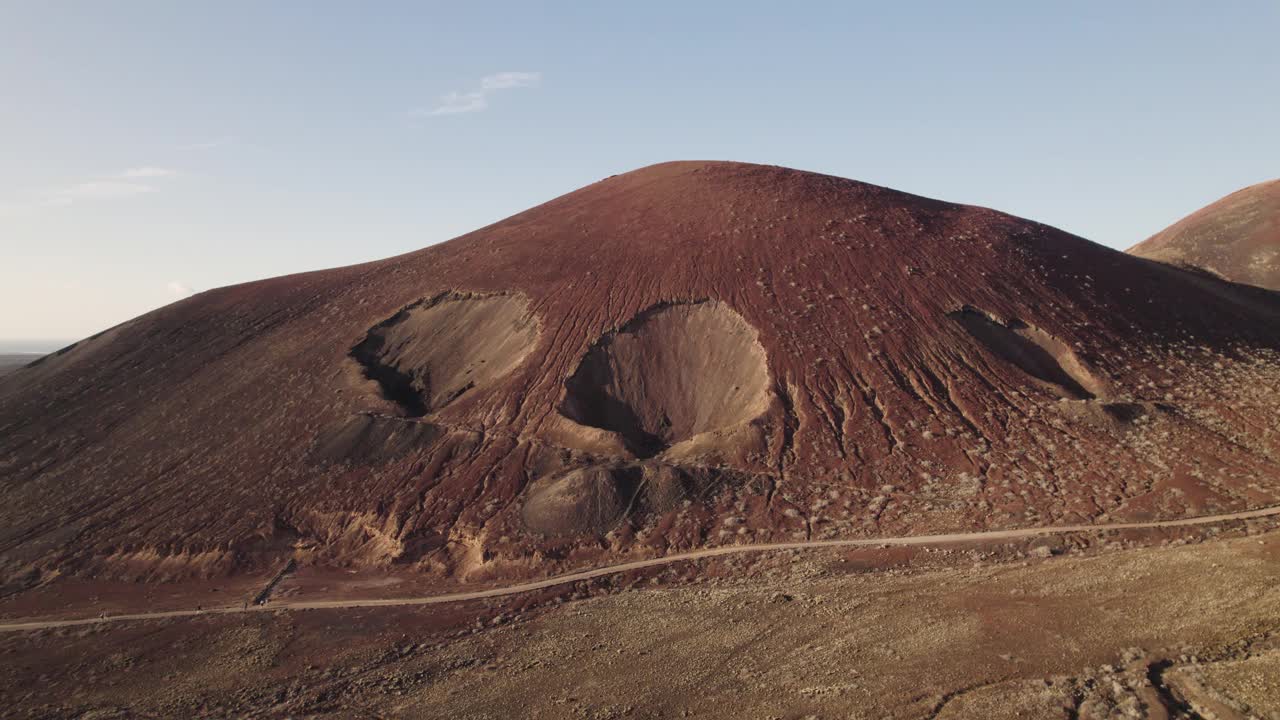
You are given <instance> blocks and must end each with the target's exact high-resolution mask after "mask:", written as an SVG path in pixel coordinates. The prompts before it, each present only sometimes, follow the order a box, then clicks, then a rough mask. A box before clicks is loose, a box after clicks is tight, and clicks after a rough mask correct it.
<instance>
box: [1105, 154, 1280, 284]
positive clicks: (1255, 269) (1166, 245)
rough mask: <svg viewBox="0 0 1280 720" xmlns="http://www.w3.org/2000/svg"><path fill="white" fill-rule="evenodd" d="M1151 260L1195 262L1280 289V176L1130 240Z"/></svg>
mask: <svg viewBox="0 0 1280 720" xmlns="http://www.w3.org/2000/svg"><path fill="white" fill-rule="evenodd" d="M1129 252H1130V253H1132V254H1134V255H1138V256H1141V257H1145V258H1151V259H1152V260H1161V261H1164V262H1172V263H1180V264H1186V265H1194V266H1197V267H1201V268H1204V269H1206V270H1209V271H1211V272H1213V273H1215V274H1217V275H1219V276H1220V277H1224V278H1226V279H1228V280H1231V281H1233V282H1241V283H1248V284H1250V285H1257V286H1259V287H1264V288H1269V289H1271V290H1280V180H1272V181H1270V182H1264V183H1258V184H1257V185H1251V186H1249V187H1247V188H1245V189H1243V190H1237V191H1236V192H1233V193H1231V194H1230V195H1228V196H1226V197H1224V198H1222V199H1221V200H1219V201H1217V202H1215V203H1213V204H1212V205H1209V206H1207V207H1204V208H1201V209H1200V210H1197V211H1196V212H1194V213H1192V214H1190V215H1188V216H1187V217H1185V218H1183V219H1181V220H1179V221H1178V222H1176V223H1174V224H1173V225H1171V226H1169V227H1168V228H1165V229H1164V230H1161V231H1160V232H1158V233H1156V234H1155V235H1152V236H1151V237H1149V238H1147V239H1146V240H1144V241H1142V242H1141V243H1138V244H1137V245H1134V246H1133V247H1132V248H1130V249H1129Z"/></svg>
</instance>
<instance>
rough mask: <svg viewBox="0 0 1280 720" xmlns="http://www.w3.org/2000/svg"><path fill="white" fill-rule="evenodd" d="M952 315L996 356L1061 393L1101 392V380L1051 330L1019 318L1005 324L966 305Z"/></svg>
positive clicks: (1075, 395) (1090, 395) (1091, 394)
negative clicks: (1048, 331) (1032, 324)
mask: <svg viewBox="0 0 1280 720" xmlns="http://www.w3.org/2000/svg"><path fill="white" fill-rule="evenodd" d="M950 316H951V318H952V319H953V320H955V321H956V322H958V323H960V325H961V326H962V327H964V329H965V330H966V331H968V333H969V334H970V335H971V336H973V338H974V339H975V340H977V341H978V342H980V343H982V344H983V345H984V346H985V347H986V348H987V349H988V350H990V351H991V352H992V353H994V354H995V355H996V356H998V357H1000V358H1001V359H1003V360H1005V361H1007V362H1009V363H1012V364H1013V365H1015V366H1017V367H1018V368H1019V369H1020V370H1022V371H1023V372H1025V373H1026V374H1028V375H1030V376H1032V377H1034V378H1036V379H1037V380H1040V381H1043V382H1045V383H1048V384H1049V385H1050V386H1052V387H1054V388H1056V389H1057V390H1058V392H1059V393H1060V394H1061V395H1063V396H1065V397H1071V398H1075V399H1078V400H1092V399H1094V398H1095V397H1097V396H1098V395H1099V394H1100V393H1101V391H1102V383H1101V382H1099V381H1098V379H1097V378H1095V377H1094V376H1093V374H1092V373H1091V372H1089V370H1088V369H1087V368H1086V367H1085V365H1084V363H1082V362H1081V361H1080V359H1079V358H1078V357H1076V354H1075V352H1073V351H1072V350H1071V348H1070V346H1068V345H1067V344H1066V343H1065V342H1063V341H1061V340H1059V339H1058V338H1055V337H1053V336H1052V335H1050V334H1049V333H1046V332H1044V331H1043V330H1041V329H1039V328H1036V327H1032V326H1030V325H1027V324H1026V323H1024V322H1022V321H1021V320H1017V319H1014V320H1010V321H1009V322H1007V323H1002V322H1000V321H998V320H996V319H994V318H993V317H992V316H991V315H989V314H987V313H985V312H982V311H981V310H977V309H974V308H972V307H969V306H967V305H966V306H965V307H963V308H961V309H960V310H957V311H955V312H953V313H950Z"/></svg>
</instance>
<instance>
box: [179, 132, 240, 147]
mask: <svg viewBox="0 0 1280 720" xmlns="http://www.w3.org/2000/svg"><path fill="white" fill-rule="evenodd" d="M235 141H236V139H235V138H234V137H231V136H229V135H224V136H223V137H216V138H210V139H209V140H202V141H200V142H194V143H188V144H186V145H179V146H178V149H179V150H217V149H218V148H221V147H226V146H228V145H231V144H233V143H235Z"/></svg>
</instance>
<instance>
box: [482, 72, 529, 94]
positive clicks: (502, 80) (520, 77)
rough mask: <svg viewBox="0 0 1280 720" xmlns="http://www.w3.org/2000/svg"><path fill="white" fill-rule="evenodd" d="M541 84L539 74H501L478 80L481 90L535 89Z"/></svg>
mask: <svg viewBox="0 0 1280 720" xmlns="http://www.w3.org/2000/svg"><path fill="white" fill-rule="evenodd" d="M540 82H542V73H540V72H502V73H494V74H493V75H486V76H485V77H483V78H480V89H481V90H506V89H507V88H517V87H537V85H538V83H540Z"/></svg>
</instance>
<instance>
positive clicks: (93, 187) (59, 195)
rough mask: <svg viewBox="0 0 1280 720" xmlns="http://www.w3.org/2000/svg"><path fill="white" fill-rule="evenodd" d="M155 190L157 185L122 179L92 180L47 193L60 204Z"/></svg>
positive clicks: (132, 194) (142, 193)
mask: <svg viewBox="0 0 1280 720" xmlns="http://www.w3.org/2000/svg"><path fill="white" fill-rule="evenodd" d="M155 191H156V187H155V186H153V185H146V184H144V183H137V182H124V181H121V180H91V181H89V182H82V183H79V184H76V185H72V186H71V187H66V188H62V189H60V190H55V191H53V192H52V193H50V194H49V195H47V196H46V199H47V200H52V201H54V202H52V203H51V204H54V205H59V204H66V203H68V202H71V201H74V200H80V199H90V198H123V197H133V196H134V195H145V194H147V193H153V192H155Z"/></svg>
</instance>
